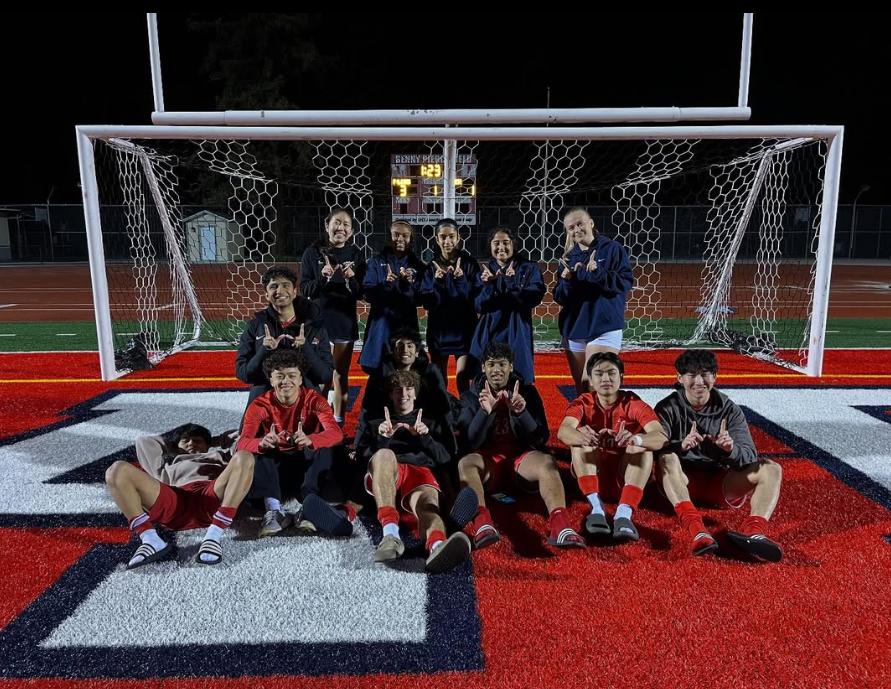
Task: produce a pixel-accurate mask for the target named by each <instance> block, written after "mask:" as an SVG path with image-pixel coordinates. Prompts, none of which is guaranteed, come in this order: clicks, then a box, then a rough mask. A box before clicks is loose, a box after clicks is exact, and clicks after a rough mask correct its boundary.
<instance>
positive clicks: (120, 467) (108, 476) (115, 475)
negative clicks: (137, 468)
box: [105, 459, 133, 486]
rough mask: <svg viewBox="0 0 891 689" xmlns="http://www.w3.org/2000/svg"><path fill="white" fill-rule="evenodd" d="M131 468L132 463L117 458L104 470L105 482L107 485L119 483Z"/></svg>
mask: <svg viewBox="0 0 891 689" xmlns="http://www.w3.org/2000/svg"><path fill="white" fill-rule="evenodd" d="M132 468H133V465H132V464H130V463H129V462H125V461H123V460H120V459H119V460H118V461H116V462H115V463H114V464H112V465H111V466H110V467H108V469H106V470H105V483H106V484H107V485H109V486H117V485H120V484H121V482H122V480H123V478H124V476H126V474H127V472H128V471H130V469H132Z"/></svg>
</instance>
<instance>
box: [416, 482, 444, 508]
mask: <svg viewBox="0 0 891 689" xmlns="http://www.w3.org/2000/svg"><path fill="white" fill-rule="evenodd" d="M418 492H419V495H418V502H417V503H416V505H415V509H416V510H418V511H419V512H420V511H424V512H436V511H437V510H438V509H439V493H438V492H437V491H436V490H435V489H433V488H429V487H424V488H421V489H419V491H418Z"/></svg>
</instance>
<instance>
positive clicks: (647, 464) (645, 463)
mask: <svg viewBox="0 0 891 689" xmlns="http://www.w3.org/2000/svg"><path fill="white" fill-rule="evenodd" d="M625 456H626V457H628V459H629V461H630V462H632V463H634V464H636V465H637V466H639V467H640V468H641V469H645V470H646V471H649V470H651V469H652V468H653V453H652V452H641V453H640V454H636V455H625Z"/></svg>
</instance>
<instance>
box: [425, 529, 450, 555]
mask: <svg viewBox="0 0 891 689" xmlns="http://www.w3.org/2000/svg"><path fill="white" fill-rule="evenodd" d="M445 539H446V535H445V534H444V533H443V532H442V531H431V532H430V535H429V536H427V552H430V549H431V548H432V547H433V544H434V543H436V542H437V541H444V540H445Z"/></svg>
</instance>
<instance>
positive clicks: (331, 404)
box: [328, 388, 334, 408]
mask: <svg viewBox="0 0 891 689" xmlns="http://www.w3.org/2000/svg"><path fill="white" fill-rule="evenodd" d="M328 406H329V407H332V408H333V407H334V388H331V389H330V390H329V391H328Z"/></svg>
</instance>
